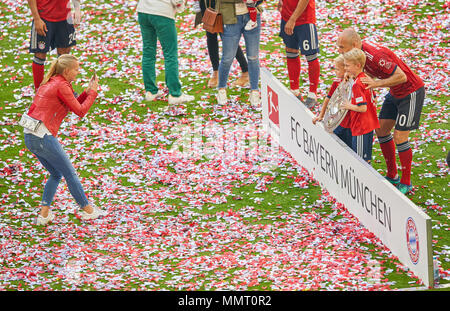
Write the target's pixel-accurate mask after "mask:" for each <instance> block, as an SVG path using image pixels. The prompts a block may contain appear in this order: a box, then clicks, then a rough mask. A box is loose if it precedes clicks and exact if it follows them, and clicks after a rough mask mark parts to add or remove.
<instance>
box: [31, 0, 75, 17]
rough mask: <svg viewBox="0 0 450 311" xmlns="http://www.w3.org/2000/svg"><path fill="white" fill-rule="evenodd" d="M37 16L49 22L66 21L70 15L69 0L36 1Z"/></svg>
mask: <svg viewBox="0 0 450 311" xmlns="http://www.w3.org/2000/svg"><path fill="white" fill-rule="evenodd" d="M36 4H37V9H38V12H39V16H40V17H41V18H42V19H45V20H46V21H49V22H60V21H64V20H66V19H67V16H68V15H69V13H70V4H69V0H36Z"/></svg>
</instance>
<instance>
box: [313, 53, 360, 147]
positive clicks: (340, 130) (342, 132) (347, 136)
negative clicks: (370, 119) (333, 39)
mask: <svg viewBox="0 0 450 311" xmlns="http://www.w3.org/2000/svg"><path fill="white" fill-rule="evenodd" d="M334 70H335V72H336V78H335V79H334V80H333V83H332V84H331V87H330V90H329V91H328V95H327V97H326V98H325V99H324V101H323V105H322V109H321V110H320V113H319V115H318V116H317V117H314V119H313V120H312V122H313V124H316V122H317V121H322V120H323V117H324V115H325V112H326V111H327V107H328V103H329V101H330V98H331V96H333V93H334V91H335V90H336V89H337V87H338V86H339V84H340V83H341V82H342V79H344V75H345V68H344V57H343V56H342V55H339V56H338V57H336V58H335V59H334ZM349 118H350V114H349V113H347V115H346V116H345V118H344V120H342V122H341V124H340V125H339V126H338V127H337V128H336V129H335V130H334V131H333V133H334V134H336V135H337V136H338V137H339V138H340V139H341V140H342V141H343V142H344V143H346V144H347V145H348V146H349V147H350V148H351V147H352V146H351V144H352V133H351V131H350V129H349V126H348V124H349V122H350V121H349V120H348V119H349ZM346 124H347V125H346Z"/></svg>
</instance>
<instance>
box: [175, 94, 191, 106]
mask: <svg viewBox="0 0 450 311" xmlns="http://www.w3.org/2000/svg"><path fill="white" fill-rule="evenodd" d="M194 99H195V97H194V96H192V95H188V94H184V93H183V94H181V96H178V97H174V96H172V95H169V105H176V104H182V103H186V102H190V101H193V100H194Z"/></svg>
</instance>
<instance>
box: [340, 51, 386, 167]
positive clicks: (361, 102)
mask: <svg viewBox="0 0 450 311" xmlns="http://www.w3.org/2000/svg"><path fill="white" fill-rule="evenodd" d="M365 62H366V55H365V54H364V52H363V51H361V50H360V49H356V48H354V49H352V50H350V51H349V52H347V53H345V54H344V66H345V71H346V72H347V74H348V75H349V76H351V77H352V78H353V79H354V80H355V82H354V84H353V87H352V98H351V102H344V103H343V104H342V106H341V107H342V108H345V109H348V110H350V111H349V113H348V114H350V119H349V121H350V122H349V127H350V130H351V132H352V149H353V151H355V152H356V153H357V154H358V155H359V156H360V157H362V158H363V159H364V160H365V161H367V162H368V163H370V161H371V160H372V145H373V131H374V130H375V129H377V128H379V127H380V124H379V122H378V117H377V110H376V107H375V105H374V103H373V99H372V97H373V96H372V91H371V90H370V89H368V88H367V85H366V84H364V83H362V82H361V78H363V77H366V75H365V73H364V72H363V69H364V65H365Z"/></svg>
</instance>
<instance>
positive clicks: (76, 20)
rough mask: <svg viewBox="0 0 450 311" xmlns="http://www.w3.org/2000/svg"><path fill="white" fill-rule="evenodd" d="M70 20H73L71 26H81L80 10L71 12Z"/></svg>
mask: <svg viewBox="0 0 450 311" xmlns="http://www.w3.org/2000/svg"><path fill="white" fill-rule="evenodd" d="M72 18H73V24H74V25H75V26H78V25H80V24H81V10H80V9H78V10H77V9H75V10H74V12H73V16H72Z"/></svg>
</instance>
